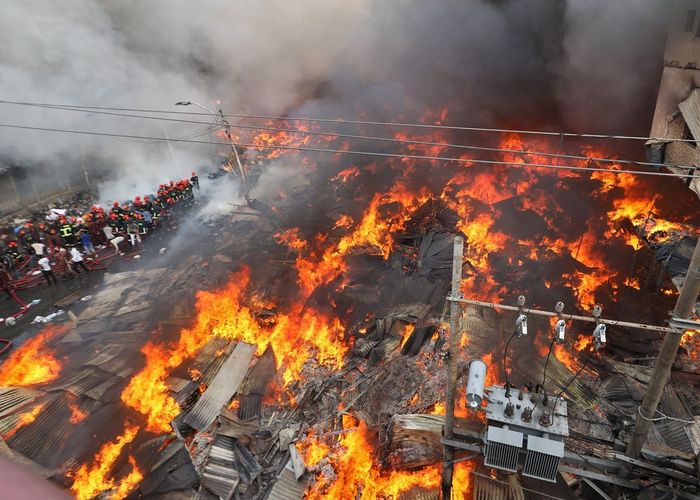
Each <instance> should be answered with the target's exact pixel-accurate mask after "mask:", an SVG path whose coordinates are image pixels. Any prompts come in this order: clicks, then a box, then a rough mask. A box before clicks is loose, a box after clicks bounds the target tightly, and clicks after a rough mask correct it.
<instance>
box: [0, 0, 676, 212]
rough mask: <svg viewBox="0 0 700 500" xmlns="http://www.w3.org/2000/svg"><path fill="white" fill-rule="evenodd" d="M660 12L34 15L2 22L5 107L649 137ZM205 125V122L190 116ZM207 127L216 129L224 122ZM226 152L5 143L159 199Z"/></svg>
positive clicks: (14, 120) (152, 129)
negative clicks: (421, 122) (433, 116)
mask: <svg viewBox="0 0 700 500" xmlns="http://www.w3.org/2000/svg"><path fill="white" fill-rule="evenodd" d="M662 3H663V2H658V1H654V0H619V1H615V2H610V1H605V0H576V1H573V0H570V1H568V2H561V1H559V0H518V1H516V0H511V1H506V0H501V1H496V0H492V1H486V0H449V1H441V2H425V1H419V0H403V1H401V2H389V1H382V0H354V1H348V0H324V1H320V0H297V1H295V2H289V1H285V0H268V1H265V2H260V1H255V0H242V1H237V2H230V1H225V0H207V1H199V2H192V1H189V0H149V1H147V2H143V1H135V0H131V1H121V2H107V1H97V0H63V1H61V2H55V1H51V0H24V1H22V2H6V3H5V5H3V12H2V16H0V47H2V50H1V51H0V99H5V100H13V101H31V102H44V103H59V104H73V105H87V106H114V107H124V108H148V109H172V110H176V109H182V108H175V107H174V106H173V104H174V103H175V102H176V101H180V100H191V101H199V102H201V103H203V104H205V105H208V106H211V107H214V108H215V109H218V107H219V105H218V104H217V100H220V101H221V106H222V107H223V109H224V110H225V111H227V112H250V113H266V114H280V113H289V114H292V115H296V116H324V117H333V118H338V117H344V118H354V117H363V118H371V119H392V120H394V119H399V118H400V119H406V120H418V119H420V118H421V116H422V115H423V113H424V112H425V110H426V109H427V108H431V109H435V108H444V107H448V108H449V109H450V114H449V121H450V122H451V123H453V124H465V125H483V126H489V125H499V126H517V127H534V128H547V127H549V128H566V129H569V130H580V131H592V132H600V131H608V130H613V129H614V130H615V131H616V132H620V133H642V134H644V133H645V132H646V129H647V128H648V124H649V122H650V120H651V113H652V110H653V104H654V103H653V99H654V92H655V87H656V86H657V83H658V75H659V71H660V67H661V62H662V59H663V46H664V40H665V31H666V21H665V16H664V15H663V11H664V6H663V5H661V4H662ZM189 109H190V110H192V111H195V110H194V109H191V108H189ZM0 111H1V113H2V119H1V120H0V122H1V123H11V124H23V125H32V126H41V127H51V128H64V129H73V130H95V131H101V132H108V133H122V134H132V135H143V136H150V137H159V138H163V137H168V138H180V137H189V136H192V135H195V134H200V136H199V137H200V138H201V139H204V140H211V139H212V137H213V136H212V135H210V133H208V132H207V128H208V126H207V125H205V124H182V123H172V122H159V121H149V120H140V119H135V118H123V117H114V116H105V115H100V114H94V113H93V114H90V113H78V112H70V111H59V110H47V109H43V108H27V107H21V106H14V105H8V104H2V105H0ZM193 119H196V120H199V121H202V122H208V121H210V120H209V117H207V116H202V117H195V118H193ZM213 152H214V147H213V146H210V145H192V144H183V143H171V144H168V143H163V142H154V141H134V140H127V139H113V138H111V139H110V138H99V137H94V136H80V135H72V134H58V133H50V132H36V131H26V130H12V129H2V132H1V133H0V156H2V157H3V158H5V159H6V160H8V159H9V160H10V161H18V162H23V163H24V164H26V165H29V166H31V165H32V164H33V163H43V164H45V165H46V164H48V165H50V166H51V167H52V168H56V169H59V168H60V169H73V170H79V167H80V166H84V165H85V164H86V163H87V164H89V165H88V166H89V167H91V168H93V169H94V168H97V169H98V170H99V171H100V172H102V174H103V175H104V176H105V179H106V180H108V181H109V182H105V183H103V184H102V186H101V196H102V197H103V199H110V198H113V197H126V196H132V195H133V194H136V193H138V194H143V193H145V192H146V191H148V190H150V189H151V188H152V187H153V186H156V185H157V184H158V183H159V182H162V181H165V180H168V179H169V178H172V177H179V176H183V175H188V174H189V171H190V170H191V169H192V168H198V167H199V166H201V165H207V164H211V161H212V157H213Z"/></svg>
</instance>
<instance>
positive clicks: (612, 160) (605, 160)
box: [0, 101, 695, 170]
mask: <svg viewBox="0 0 700 500" xmlns="http://www.w3.org/2000/svg"><path fill="white" fill-rule="evenodd" d="M3 102H5V103H7V102H6V101H0V103H3ZM28 106H32V107H41V108H46V109H57V110H61V111H77V112H80V113H85V112H86V111H85V110H84V109H81V108H77V107H65V106H49V105H38V104H37V105H28ZM91 114H100V115H108V116H122V117H126V118H140V119H144V120H160V121H166V122H176V123H192V124H199V125H207V124H209V122H202V121H196V120H183V119H178V118H163V117H158V116H144V115H133V114H127V113H113V112H109V111H91ZM207 116H211V115H209V114H207ZM224 116H226V115H224ZM230 127H231V128H242V129H248V130H265V131H270V132H285V133H291V134H301V135H310V136H320V137H331V136H332V137H342V138H345V139H359V140H367V141H381V142H390V143H398V144H418V145H423V146H440V147H443V148H457V149H466V150H475V151H490V152H496V153H510V154H518V155H536V156H543V157H549V158H557V162H556V163H555V166H557V165H558V159H559V158H565V159H568V160H580V161H586V162H591V161H592V162H596V163H613V164H625V165H639V166H646V167H653V168H667V167H669V166H671V167H676V168H684V169H688V170H691V169H694V168H695V167H693V166H691V165H680V164H665V163H653V162H643V161H634V160H624V159H616V158H598V157H591V156H580V155H567V154H561V153H547V152H541V151H526V150H518V149H504V148H493V147H486V146H474V145H467V144H453V143H442V142H434V141H421V140H406V139H396V138H393V137H376V136H367V135H356V134H341V133H335V132H319V131H313V130H302V129H292V128H278V127H264V126H255V125H241V124H236V125H230ZM562 140H563V137H562ZM560 144H561V141H560ZM560 149H561V146H560Z"/></svg>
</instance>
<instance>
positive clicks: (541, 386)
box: [536, 338, 556, 400]
mask: <svg viewBox="0 0 700 500" xmlns="http://www.w3.org/2000/svg"><path fill="white" fill-rule="evenodd" d="M555 340H556V338H553V339H552V341H551V342H550V343H549V350H548V351H547V359H546V361H545V362H544V373H543V374H542V383H541V384H540V385H539V389H541V390H542V392H543V393H544V399H545V400H546V399H547V390H546V389H545V384H546V383H547V366H548V365H549V357H550V356H551V355H552V348H553V347H554V341H555ZM539 389H538V390H536V392H539Z"/></svg>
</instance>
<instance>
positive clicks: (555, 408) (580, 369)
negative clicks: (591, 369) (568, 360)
mask: <svg viewBox="0 0 700 500" xmlns="http://www.w3.org/2000/svg"><path fill="white" fill-rule="evenodd" d="M592 357H593V356H591V355H590V354H589V355H588V356H587V357H586V359H585V360H584V362H583V364H582V365H581V368H579V369H578V371H577V372H576V374H575V375H574V376H573V377H571V378H570V379H569V381H568V382H567V383H566V385H565V386H564V387H563V389H562V390H561V391H559V394H557V397H556V399H555V400H554V406H553V407H552V416H554V413H555V412H556V411H557V403H558V402H559V398H560V397H561V395H562V394H564V392H566V390H567V389H568V388H569V386H570V385H571V384H572V383H573V381H574V380H576V378H578V376H579V375H580V374H581V372H582V371H583V369H584V368H586V365H588V362H589V361H590V360H591V358H592Z"/></svg>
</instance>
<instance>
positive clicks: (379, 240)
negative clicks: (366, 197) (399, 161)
mask: <svg viewBox="0 0 700 500" xmlns="http://www.w3.org/2000/svg"><path fill="white" fill-rule="evenodd" d="M428 198H429V194H428V193H427V192H420V193H418V194H414V193H412V192H411V191H409V190H408V189H407V188H406V187H405V186H404V185H403V184H402V183H401V182H398V183H396V184H395V185H394V187H392V188H391V189H390V190H389V191H388V192H386V193H377V194H375V195H374V197H373V198H372V200H371V201H370V203H369V207H368V208H367V210H366V211H365V213H364V214H363V216H362V219H361V220H360V222H359V223H357V224H356V225H355V227H354V229H353V230H352V232H351V233H350V234H347V235H345V236H343V237H342V238H341V239H340V240H339V241H338V243H337V244H336V245H329V246H328V247H326V248H325V249H324V250H323V251H321V252H312V253H311V255H310V256H301V255H300V256H299V257H297V261H296V268H297V273H298V276H299V277H298V283H299V288H300V289H301V292H302V294H303V295H304V296H305V297H308V296H309V295H310V294H311V293H313V291H314V290H316V288H318V287H319V286H322V285H325V284H327V283H330V282H331V281H332V280H333V279H335V278H336V277H337V276H339V275H340V274H342V273H343V272H344V271H345V270H346V269H347V264H346V262H345V260H344V258H345V256H346V255H348V254H349V253H351V252H352V251H353V250H354V249H358V248H364V249H373V250H374V251H376V252H378V253H379V255H381V256H382V258H384V259H385V260H386V259H387V258H388V257H389V254H390V253H391V249H392V246H393V241H392V238H391V232H392V231H396V230H397V229H399V228H401V227H402V226H403V224H404V223H405V222H406V220H407V219H408V218H409V217H410V214H411V212H412V211H413V210H414V209H415V208H417V207H418V206H419V205H421V204H422V203H424V202H425V201H427V200H428ZM343 217H344V216H343ZM341 219H342V217H341ZM345 222H346V221H345V220H341V221H340V223H336V226H338V227H340V226H341V225H343V224H344V223H345ZM318 239H319V240H320V241H324V240H325V237H320V238H318Z"/></svg>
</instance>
